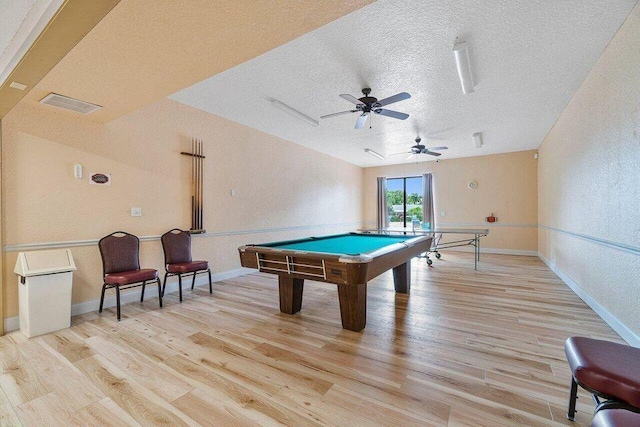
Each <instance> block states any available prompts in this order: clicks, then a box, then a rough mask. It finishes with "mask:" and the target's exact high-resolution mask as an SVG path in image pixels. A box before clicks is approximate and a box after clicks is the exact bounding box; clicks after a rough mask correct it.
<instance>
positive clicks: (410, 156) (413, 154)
mask: <svg viewBox="0 0 640 427" xmlns="http://www.w3.org/2000/svg"><path fill="white" fill-rule="evenodd" d="M415 155H416V153H411V155H409V156H408V157H407V160H409V159H410V158H412V157H413V156H415Z"/></svg>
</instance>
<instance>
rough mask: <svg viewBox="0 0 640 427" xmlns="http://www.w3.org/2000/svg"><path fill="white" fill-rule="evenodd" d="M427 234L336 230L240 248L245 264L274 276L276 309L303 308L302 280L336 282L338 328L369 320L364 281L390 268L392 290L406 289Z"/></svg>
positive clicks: (424, 248)
mask: <svg viewBox="0 0 640 427" xmlns="http://www.w3.org/2000/svg"><path fill="white" fill-rule="evenodd" d="M430 248H431V237H426V236H418V237H415V236H387V235H375V234H360V233H349V234H338V235H333V236H323V237H309V238H305V239H298V240H289V241H283V242H273V243H263V244H259V245H245V246H241V247H240V248H238V250H239V252H240V263H241V264H242V266H243V267H249V268H257V269H258V270H260V271H261V272H264V273H272V274H277V275H278V288H279V293H280V311H281V312H283V313H287V314H294V313H297V312H298V311H300V309H301V307H302V291H303V285H304V279H309V280H315V281H319V282H327V283H334V284H336V285H338V299H339V301H340V315H341V317H342V327H343V328H345V329H349V330H351V331H356V332H357V331H360V330H362V329H363V328H364V327H365V325H366V323H367V282H368V281H369V280H371V279H373V278H374V277H377V276H379V275H380V274H382V273H384V272H385V271H387V270H390V269H393V281H394V286H395V290H396V292H399V293H409V290H410V286H411V258H413V257H415V256H417V255H419V254H421V253H424V252H427V251H429V249H430Z"/></svg>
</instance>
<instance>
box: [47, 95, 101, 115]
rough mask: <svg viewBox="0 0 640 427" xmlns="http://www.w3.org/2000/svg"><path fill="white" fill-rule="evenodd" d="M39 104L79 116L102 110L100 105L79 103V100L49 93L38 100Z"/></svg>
mask: <svg viewBox="0 0 640 427" xmlns="http://www.w3.org/2000/svg"><path fill="white" fill-rule="evenodd" d="M40 103H41V104H45V105H51V106H54V107H58V108H64V109H65V110H71V111H75V112H76V113H80V114H90V113H93V112H94V111H96V110H99V109H101V108H102V106H100V105H96V104H91V103H89V102H85V101H80V100H79V99H74V98H69V97H68V96H63V95H58V94H57V93H50V94H49V95H47V96H45V97H44V98H42V100H40Z"/></svg>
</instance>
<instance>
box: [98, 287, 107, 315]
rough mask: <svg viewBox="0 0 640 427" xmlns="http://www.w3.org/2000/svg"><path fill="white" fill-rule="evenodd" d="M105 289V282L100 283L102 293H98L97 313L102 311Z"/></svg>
mask: <svg viewBox="0 0 640 427" xmlns="http://www.w3.org/2000/svg"><path fill="white" fill-rule="evenodd" d="M106 290H107V284H106V283H104V284H103V285H102V293H101V294H100V308H99V309H98V313H102V305H103V304H104V291H106Z"/></svg>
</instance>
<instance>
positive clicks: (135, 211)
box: [131, 207, 142, 216]
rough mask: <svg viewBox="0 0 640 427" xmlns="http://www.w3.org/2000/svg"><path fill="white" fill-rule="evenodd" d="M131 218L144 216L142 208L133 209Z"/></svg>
mask: <svg viewBox="0 0 640 427" xmlns="http://www.w3.org/2000/svg"><path fill="white" fill-rule="evenodd" d="M131 216H142V208H134V207H132V208H131Z"/></svg>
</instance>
